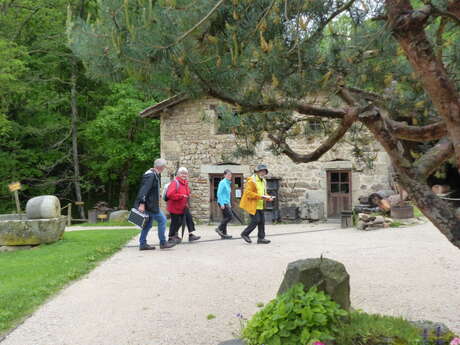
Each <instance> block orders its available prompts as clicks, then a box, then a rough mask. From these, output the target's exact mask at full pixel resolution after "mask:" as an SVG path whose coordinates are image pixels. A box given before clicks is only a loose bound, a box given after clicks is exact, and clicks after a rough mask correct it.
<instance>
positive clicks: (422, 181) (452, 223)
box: [361, 111, 460, 248]
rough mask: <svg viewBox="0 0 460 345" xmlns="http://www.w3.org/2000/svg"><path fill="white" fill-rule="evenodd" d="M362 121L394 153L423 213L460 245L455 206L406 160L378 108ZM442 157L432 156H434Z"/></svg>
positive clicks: (401, 178)
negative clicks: (439, 193) (441, 195)
mask: <svg viewBox="0 0 460 345" xmlns="http://www.w3.org/2000/svg"><path fill="white" fill-rule="evenodd" d="M361 121H362V122H363V123H364V124H365V125H366V127H367V128H368V129H369V130H370V131H371V132H372V133H373V134H374V136H375V138H376V139H377V140H378V141H379V143H380V144H381V145H382V146H383V148H384V149H385V151H386V152H387V153H388V155H389V156H390V159H391V161H392V163H393V166H394V168H395V170H396V178H397V181H398V183H400V184H401V186H402V187H403V188H404V189H405V190H406V191H407V192H408V193H409V195H410V196H411V197H412V200H414V201H415V203H416V205H417V207H418V208H419V209H420V211H422V213H423V214H424V215H425V216H426V217H427V218H428V219H429V220H431V222H432V223H433V224H434V225H435V226H436V227H437V228H438V229H439V231H441V233H442V234H443V235H444V236H446V237H447V239H448V240H449V241H450V242H452V243H453V245H454V246H456V247H457V248H460V219H459V218H458V217H457V215H456V209H455V207H454V206H452V205H451V204H449V203H448V202H446V201H445V200H442V199H441V198H439V197H438V196H437V195H436V194H434V193H433V192H432V190H431V188H430V187H429V186H428V184H427V183H426V176H425V175H422V174H418V173H417V170H416V169H415V168H414V166H413V165H412V164H411V162H408V161H407V160H405V159H404V158H403V157H402V156H403V155H404V153H403V152H400V149H399V148H398V145H397V143H398V141H397V139H395V138H394V136H393V134H392V133H391V132H390V131H389V130H388V128H387V127H386V126H385V124H384V120H383V119H382V118H381V117H380V115H379V113H378V111H375V112H373V113H371V114H370V115H367V116H364V117H363V116H362V117H361ZM437 158H438V157H432V159H433V160H435V159H437ZM440 164H442V163H440Z"/></svg>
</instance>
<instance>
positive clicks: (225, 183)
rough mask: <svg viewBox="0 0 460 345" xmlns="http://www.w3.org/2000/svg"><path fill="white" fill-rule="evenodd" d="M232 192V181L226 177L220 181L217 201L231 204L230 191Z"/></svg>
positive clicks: (221, 203)
mask: <svg viewBox="0 0 460 345" xmlns="http://www.w3.org/2000/svg"><path fill="white" fill-rule="evenodd" d="M231 192H232V182H231V181H229V180H227V179H226V178H224V179H222V180H221V181H220V182H219V187H217V203H218V204H219V205H220V206H224V205H230V193H231Z"/></svg>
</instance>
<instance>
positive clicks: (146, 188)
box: [134, 169, 161, 213]
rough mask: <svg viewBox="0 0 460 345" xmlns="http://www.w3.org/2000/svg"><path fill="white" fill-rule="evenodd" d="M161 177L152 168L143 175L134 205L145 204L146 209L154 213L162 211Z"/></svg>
mask: <svg viewBox="0 0 460 345" xmlns="http://www.w3.org/2000/svg"><path fill="white" fill-rule="evenodd" d="M160 189H161V177H160V175H158V174H157V173H156V172H155V171H154V170H152V169H150V170H148V171H146V172H145V174H144V175H143V176H142V181H141V186H140V188H139V192H138V193H137V198H136V201H135V203H134V207H135V208H138V207H139V204H145V210H146V211H150V212H153V213H158V212H160V193H161V192H160Z"/></svg>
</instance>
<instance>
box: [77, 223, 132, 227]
mask: <svg viewBox="0 0 460 345" xmlns="http://www.w3.org/2000/svg"><path fill="white" fill-rule="evenodd" d="M72 225H73V226H89V227H98V226H132V227H135V225H134V224H132V223H130V222H98V223H81V224H72Z"/></svg>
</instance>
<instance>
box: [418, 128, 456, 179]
mask: <svg viewBox="0 0 460 345" xmlns="http://www.w3.org/2000/svg"><path fill="white" fill-rule="evenodd" d="M453 154H454V146H453V145H452V142H451V141H450V139H449V138H447V137H444V138H442V139H441V140H439V142H438V143H437V144H436V145H435V146H433V147H432V148H431V149H430V150H428V151H427V152H426V153H425V154H424V155H423V156H422V157H420V158H419V159H418V160H417V161H415V163H414V167H415V171H416V173H417V174H418V175H419V176H422V177H427V176H429V175H431V174H432V173H433V172H434V171H435V170H436V169H437V168H439V166H440V165H441V164H442V163H444V162H445V161H446V160H448V159H449V158H450V157H452V155H453Z"/></svg>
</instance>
